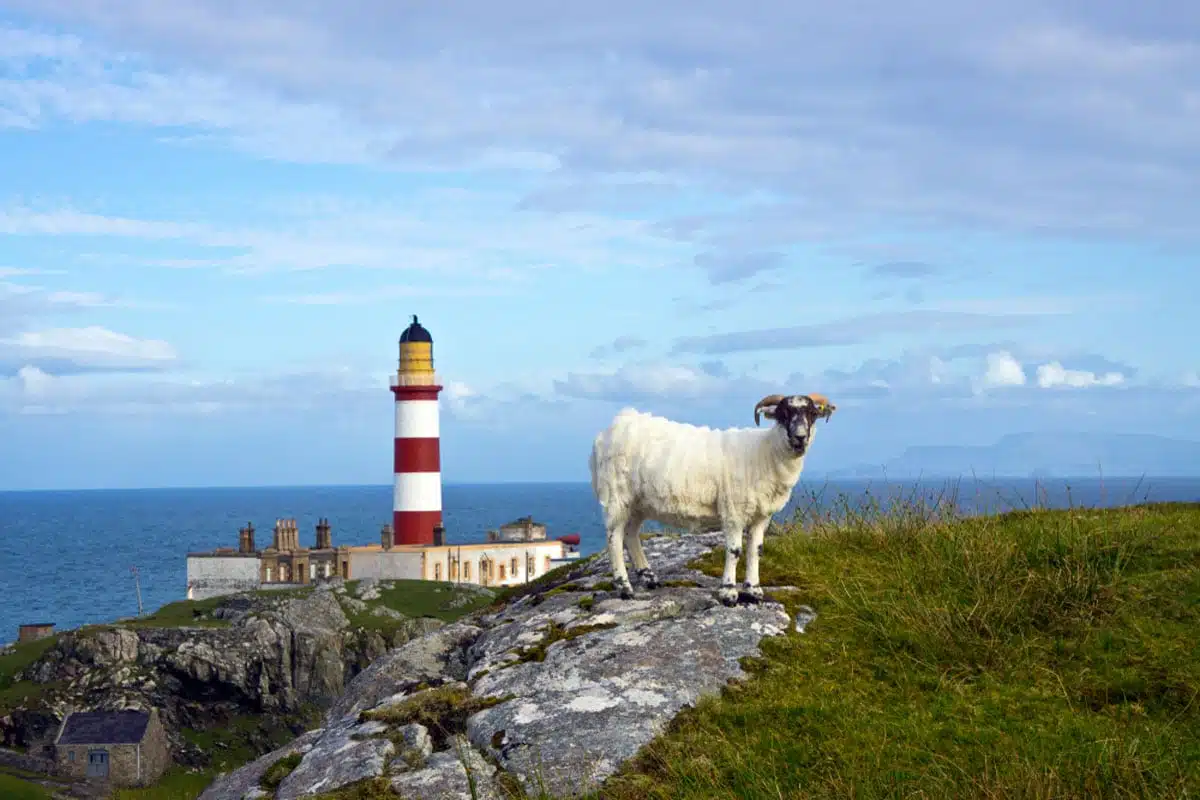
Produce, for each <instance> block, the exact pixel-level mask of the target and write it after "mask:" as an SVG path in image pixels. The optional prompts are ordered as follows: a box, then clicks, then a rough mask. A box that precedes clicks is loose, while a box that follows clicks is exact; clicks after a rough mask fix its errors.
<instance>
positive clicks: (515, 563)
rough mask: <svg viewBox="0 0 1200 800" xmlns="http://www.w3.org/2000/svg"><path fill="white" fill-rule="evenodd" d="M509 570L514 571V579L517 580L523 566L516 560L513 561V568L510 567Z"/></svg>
mask: <svg viewBox="0 0 1200 800" xmlns="http://www.w3.org/2000/svg"><path fill="white" fill-rule="evenodd" d="M509 569H511V570H512V574H513V577H514V578H515V577H517V573H518V572H520V571H521V564H520V562H519V561H517V560H516V559H515V558H514V559H513V560H512V566H510V567H509Z"/></svg>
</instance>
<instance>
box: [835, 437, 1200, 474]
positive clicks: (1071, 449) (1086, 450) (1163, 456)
mask: <svg viewBox="0 0 1200 800" xmlns="http://www.w3.org/2000/svg"><path fill="white" fill-rule="evenodd" d="M972 473H974V474H976V475H979V476H980V477H984V476H991V475H997V476H1001V475H1002V476H1006V477H1021V478H1052V477H1065V476H1097V475H1100V474H1101V473H1103V474H1104V475H1107V476H1118V475H1125V476H1141V475H1153V476H1158V477H1174V476H1193V475H1200V442H1190V441H1183V440H1179V439H1169V438H1166V437H1163V436H1148V435H1143V434H1122V433H1114V434H1097V433H1069V432H1068V433H1015V434H1009V435H1008V436H1005V437H1003V438H1002V439H1000V440H999V441H997V442H996V443H995V444H991V445H983V446H963V447H959V446H925V445H919V446H915V447H909V448H908V449H907V450H905V451H904V452H903V453H902V454H901V455H899V456H898V457H896V458H893V459H890V460H889V461H887V462H886V463H885V464H879V465H873V464H861V465H858V466H855V467H850V468H847V469H841V470H837V471H836V472H831V473H830V477H835V478H879V477H883V476H884V475H885V474H886V475H887V477H889V478H908V477H916V476H917V475H923V476H926V477H958V476H962V475H969V474H972Z"/></svg>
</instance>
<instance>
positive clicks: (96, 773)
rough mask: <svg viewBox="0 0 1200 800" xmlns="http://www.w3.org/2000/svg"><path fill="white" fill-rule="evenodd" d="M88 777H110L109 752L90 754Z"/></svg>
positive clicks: (98, 751)
mask: <svg viewBox="0 0 1200 800" xmlns="http://www.w3.org/2000/svg"><path fill="white" fill-rule="evenodd" d="M87 776H88V777H89V778H107V777H108V751H107V750H91V751H89V752H88V765H87Z"/></svg>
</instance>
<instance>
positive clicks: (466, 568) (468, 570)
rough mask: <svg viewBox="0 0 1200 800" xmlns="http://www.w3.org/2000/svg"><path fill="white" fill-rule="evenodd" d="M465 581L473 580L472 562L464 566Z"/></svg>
mask: <svg viewBox="0 0 1200 800" xmlns="http://www.w3.org/2000/svg"><path fill="white" fill-rule="evenodd" d="M463 580H466V581H469V580H471V562H470V561H467V562H465V563H464V564H463Z"/></svg>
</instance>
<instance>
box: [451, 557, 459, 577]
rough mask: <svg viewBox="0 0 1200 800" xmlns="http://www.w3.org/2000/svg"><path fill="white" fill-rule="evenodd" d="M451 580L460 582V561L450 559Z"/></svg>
mask: <svg viewBox="0 0 1200 800" xmlns="http://www.w3.org/2000/svg"><path fill="white" fill-rule="evenodd" d="M450 580H452V581H453V580H458V561H456V560H455V559H453V558H452V559H450Z"/></svg>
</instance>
